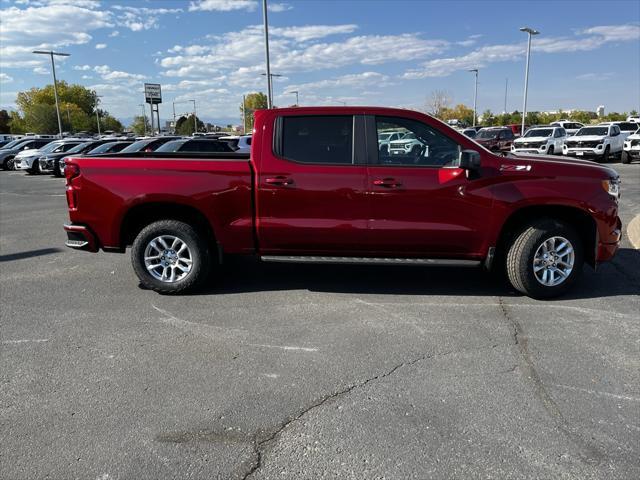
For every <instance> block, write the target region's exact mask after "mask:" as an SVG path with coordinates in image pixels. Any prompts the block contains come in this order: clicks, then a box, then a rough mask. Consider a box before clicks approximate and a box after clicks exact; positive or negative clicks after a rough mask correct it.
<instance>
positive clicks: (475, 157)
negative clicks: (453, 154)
mask: <svg viewBox="0 0 640 480" xmlns="http://www.w3.org/2000/svg"><path fill="white" fill-rule="evenodd" d="M458 168H462V169H463V170H478V169H479V168H480V154H479V153H478V152H476V151H475V150H462V151H461V152H460V157H459V159H458Z"/></svg>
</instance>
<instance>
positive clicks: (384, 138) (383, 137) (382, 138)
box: [378, 132, 407, 153]
mask: <svg viewBox="0 0 640 480" xmlns="http://www.w3.org/2000/svg"><path fill="white" fill-rule="evenodd" d="M406 133H407V132H378V150H380V152H381V153H388V152H389V144H390V143H391V142H395V141H396V140H400V139H402V137H404V136H405V134H406Z"/></svg>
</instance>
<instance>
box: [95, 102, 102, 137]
mask: <svg viewBox="0 0 640 480" xmlns="http://www.w3.org/2000/svg"><path fill="white" fill-rule="evenodd" d="M100 98H102V95H96V122H97V124H98V137H99V136H100V116H99V115H98V102H99V101H100V100H99V99H100Z"/></svg>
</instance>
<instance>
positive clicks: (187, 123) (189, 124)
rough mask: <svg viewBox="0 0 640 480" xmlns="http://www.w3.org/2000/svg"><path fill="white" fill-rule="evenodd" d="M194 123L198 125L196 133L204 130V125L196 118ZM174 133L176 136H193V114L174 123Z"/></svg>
mask: <svg viewBox="0 0 640 480" xmlns="http://www.w3.org/2000/svg"><path fill="white" fill-rule="evenodd" d="M196 122H197V124H198V131H199V132H201V131H203V130H204V123H203V122H202V120H200V119H199V118H198V117H197V116H196ZM176 133H177V134H178V135H191V134H193V114H191V115H189V116H184V115H183V116H182V117H180V118H179V119H178V120H177V121H176Z"/></svg>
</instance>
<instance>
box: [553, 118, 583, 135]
mask: <svg viewBox="0 0 640 480" xmlns="http://www.w3.org/2000/svg"><path fill="white" fill-rule="evenodd" d="M549 125H551V126H552V127H562V128H564V130H565V132H567V135H569V136H571V135H575V134H576V133H577V132H578V130H580V129H581V128H582V127H584V124H582V123H580V122H572V121H571V120H558V121H557V122H553V123H550V124H549Z"/></svg>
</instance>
